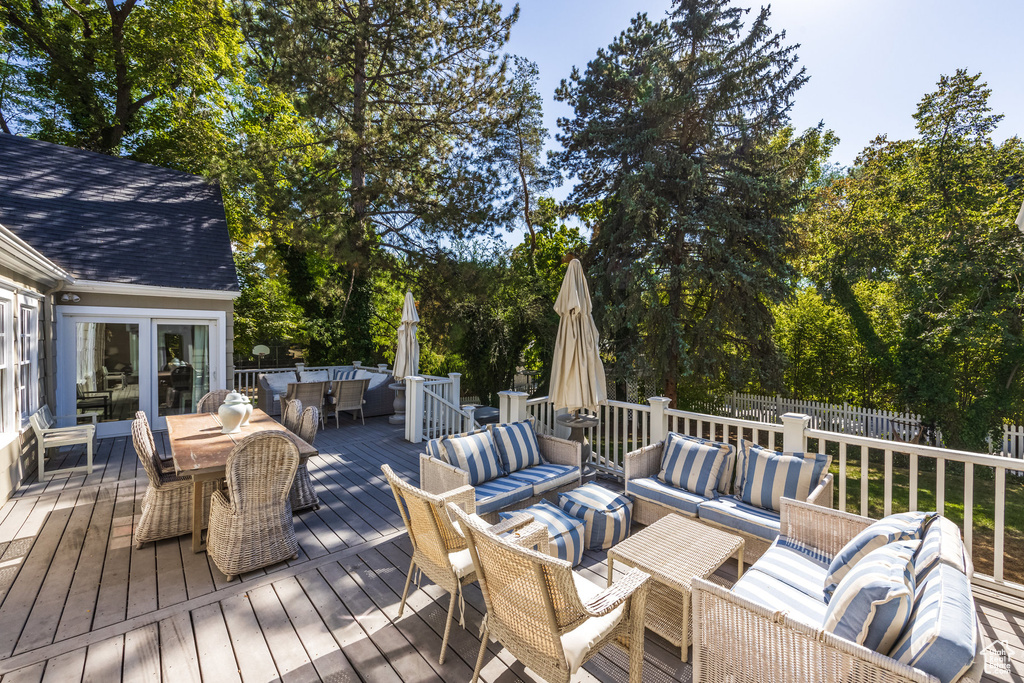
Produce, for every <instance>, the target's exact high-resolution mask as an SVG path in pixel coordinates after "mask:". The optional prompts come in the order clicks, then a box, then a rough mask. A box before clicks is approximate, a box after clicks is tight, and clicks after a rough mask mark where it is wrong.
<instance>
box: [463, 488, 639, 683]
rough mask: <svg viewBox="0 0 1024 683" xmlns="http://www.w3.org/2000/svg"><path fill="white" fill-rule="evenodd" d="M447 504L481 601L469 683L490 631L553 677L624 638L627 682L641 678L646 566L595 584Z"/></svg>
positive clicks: (564, 682) (562, 680)
mask: <svg viewBox="0 0 1024 683" xmlns="http://www.w3.org/2000/svg"><path fill="white" fill-rule="evenodd" d="M448 511H449V513H450V514H451V515H452V517H455V518H457V519H458V522H459V524H460V525H461V527H462V530H463V532H464V533H465V535H466V541H467V544H468V545H469V551H470V554H471V556H472V558H473V566H474V568H475V569H476V574H477V579H478V580H479V582H480V589H481V591H482V592H483V594H484V603H485V604H486V605H487V619H486V621H485V622H484V631H483V637H482V638H481V639H480V654H479V655H478V656H477V660H476V669H475V670H474V671H473V679H472V683H476V680H477V678H478V677H479V676H480V667H481V666H482V665H483V661H484V652H486V651H487V643H488V641H489V639H490V637H491V636H493V637H494V638H496V639H497V640H498V642H500V643H501V644H502V645H504V646H505V647H506V648H507V649H508V651H509V652H511V653H512V654H513V655H514V656H515V657H516V658H517V659H519V661H521V662H522V663H523V664H525V665H526V666H528V667H530V668H531V669H533V670H534V671H536V672H537V673H538V674H540V676H541V678H543V679H545V680H547V681H551V682H552V683H555V682H559V683H569V679H570V678H571V677H572V675H573V674H574V673H576V671H577V670H578V669H579V668H580V666H582V665H583V663H584V662H585V661H587V660H588V659H589V658H590V657H592V656H593V655H595V654H597V652H598V651H599V650H600V649H601V648H602V647H604V646H605V645H606V644H608V643H610V642H612V641H614V640H618V641H619V642H620V643H621V642H622V641H623V640H625V641H626V642H628V643H629V645H628V648H629V650H628V651H629V680H630V683H640V681H641V679H642V676H643V662H644V608H645V607H646V603H647V591H648V586H649V583H648V579H650V576H649V575H648V574H646V573H644V572H642V571H640V570H639V569H632V570H630V572H629V573H628V574H626V576H625V577H623V578H622V579H620V580H619V581H616V582H615V583H613V584H612V585H611V586H609V587H608V588H605V589H603V590H602V589H601V588H600V587H599V586H597V585H596V584H594V583H592V582H591V581H589V580H587V579H585V578H583V577H582V576H580V575H579V574H576V573H574V572H573V571H572V566H571V565H570V564H569V563H568V562H566V561H565V560H559V559H557V558H553V557H551V556H549V555H547V554H545V553H542V552H538V551H536V550H532V549H529V548H525V547H519V546H517V545H514V544H512V543H510V542H509V541H508V540H505V539H502V538H499V537H498V536H497V535H495V534H494V533H493V532H492V531H491V530H489V529H488V527H487V524H486V523H485V522H484V521H483V520H481V519H480V518H479V517H474V516H470V515H467V514H465V513H464V512H463V511H462V510H461V509H459V508H458V507H457V506H455V505H449V506H448Z"/></svg>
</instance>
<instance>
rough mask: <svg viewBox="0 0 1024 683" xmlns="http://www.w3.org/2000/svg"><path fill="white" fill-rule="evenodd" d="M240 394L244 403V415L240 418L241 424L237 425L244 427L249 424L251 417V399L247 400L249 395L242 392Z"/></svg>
mask: <svg viewBox="0 0 1024 683" xmlns="http://www.w3.org/2000/svg"><path fill="white" fill-rule="evenodd" d="M241 396H242V401H243V402H244V403H245V417H244V418H242V424H241V425H239V426H241V427H244V426H245V425H247V424H249V418H250V417H252V401H251V400H249V397H248V396H246V395H244V394H242V395H241Z"/></svg>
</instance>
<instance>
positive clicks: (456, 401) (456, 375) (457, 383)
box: [448, 372, 467, 431]
mask: <svg viewBox="0 0 1024 683" xmlns="http://www.w3.org/2000/svg"><path fill="white" fill-rule="evenodd" d="M448 379H450V380H451V381H452V389H451V391H452V397H451V398H450V399H448V400H449V401H451V402H452V405H457V406H461V405H462V373H461V372H449V373H448ZM463 431H467V430H463Z"/></svg>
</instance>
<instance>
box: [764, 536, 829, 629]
mask: <svg viewBox="0 0 1024 683" xmlns="http://www.w3.org/2000/svg"><path fill="white" fill-rule="evenodd" d="M828 561H829V558H828V556H827V555H825V554H824V553H822V552H821V551H820V550H817V549H815V548H812V547H810V546H808V545H805V544H803V543H800V542H798V541H794V540H791V539H789V538H786V537H785V536H779V537H778V538H777V539H775V542H774V543H772V545H771V547H769V548H768V550H767V551H765V554H764V555H762V556H761V557H760V558H758V560H757V568H758V570H760V571H762V572H764V573H765V574H767V575H769V576H772V577H774V578H776V579H777V580H779V581H781V582H782V583H785V584H787V585H789V586H792V587H793V588H795V589H796V590H798V591H800V592H801V593H805V594H806V595H807V596H808V597H811V598H814V599H815V600H817V601H819V602H821V603H822V605H824V601H823V600H822V599H821V591H820V590H819V589H818V586H820V585H821V582H822V580H823V579H824V578H825V572H826V571H828ZM820 623H821V622H819V625H820Z"/></svg>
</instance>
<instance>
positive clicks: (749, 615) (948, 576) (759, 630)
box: [692, 498, 985, 683]
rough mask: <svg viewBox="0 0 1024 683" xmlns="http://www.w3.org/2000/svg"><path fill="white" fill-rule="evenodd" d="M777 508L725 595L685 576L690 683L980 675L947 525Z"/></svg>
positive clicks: (973, 617)
mask: <svg viewBox="0 0 1024 683" xmlns="http://www.w3.org/2000/svg"><path fill="white" fill-rule="evenodd" d="M781 507H782V510H781V519H780V536H779V537H778V538H777V539H776V540H775V541H774V542H773V543H772V545H771V547H770V548H769V549H768V551H767V552H766V553H765V554H764V555H763V556H762V557H761V558H760V559H759V560H758V561H757V562H755V563H754V565H753V566H752V567H750V569H748V570H747V571H746V572H744V574H743V576H742V577H741V578H740V579H739V580H738V581H737V582H736V584H735V585H734V586H733V587H732V589H731V590H728V589H725V588H723V587H721V586H719V585H716V584H714V583H711V582H709V581H704V580H702V579H695V580H694V581H693V584H692V596H693V610H692V615H693V660H694V672H693V678H694V680H700V681H708V682H710V683H715V682H718V681H721V682H723V683H724V682H725V681H729V682H730V683H742V682H743V681H766V680H771V681H822V682H825V683H829V682H832V681H835V682H836V683H839V682H840V681H842V682H843V683H857V682H859V681H887V682H889V681H893V682H901V681H908V682H909V681H914V682H918V683H954V682H962V683H974V682H976V681H979V680H980V679H981V676H982V674H983V672H984V668H985V663H984V659H985V658H984V652H983V649H982V638H981V630H980V623H979V621H978V616H977V612H976V609H975V604H974V597H973V594H972V592H971V576H972V574H973V572H974V567H973V565H972V563H971V559H970V555H969V553H968V551H967V549H966V548H965V547H964V544H963V542H962V540H961V538H960V530H959V528H957V526H956V525H955V524H953V523H952V522H951V521H949V520H948V519H945V518H943V517H941V516H939V515H937V514H936V513H934V512H933V513H914V512H911V513H902V514H899V515H893V516H890V517H887V518H885V519H883V520H879V521H878V522H873V520H871V519H868V518H867V517H861V516H859V515H853V514H849V513H846V512H841V511H838V510H830V509H827V508H822V507H820V506H817V505H812V504H808V503H805V502H800V501H796V500H792V499H789V498H785V499H783V501H782V504H781ZM826 587H828V588H829V589H831V590H830V592H829V595H830V598H829V600H828V602H826V600H825V593H826V590H825V589H826Z"/></svg>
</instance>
